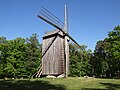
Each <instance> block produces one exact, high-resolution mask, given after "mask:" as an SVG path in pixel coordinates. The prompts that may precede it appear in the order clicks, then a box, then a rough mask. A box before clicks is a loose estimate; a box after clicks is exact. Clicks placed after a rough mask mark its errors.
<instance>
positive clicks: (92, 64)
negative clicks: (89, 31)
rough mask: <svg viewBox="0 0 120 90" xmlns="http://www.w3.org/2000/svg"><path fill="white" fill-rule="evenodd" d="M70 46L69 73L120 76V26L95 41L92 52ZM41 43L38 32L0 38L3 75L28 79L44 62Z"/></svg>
mask: <svg viewBox="0 0 120 90" xmlns="http://www.w3.org/2000/svg"><path fill="white" fill-rule="evenodd" d="M69 46H70V74H69V76H73V77H81V76H94V77H99V78H120V26H117V27H115V28H114V29H113V30H112V31H110V32H109V33H108V36H107V37H106V38H105V39H104V40H100V41H98V42H97V43H96V46H95V50H94V52H92V51H91V50H90V49H87V46H85V45H81V48H79V47H78V46H77V45H76V44H74V43H69ZM41 56H42V44H41V43H39V41H38V36H37V34H32V35H31V36H30V37H29V38H21V37H18V38H16V39H14V40H7V39H6V38H5V37H0V78H5V77H7V78H22V77H23V78H29V77H30V76H32V75H33V74H34V73H35V72H36V71H37V69H38V67H39V65H40V64H41Z"/></svg>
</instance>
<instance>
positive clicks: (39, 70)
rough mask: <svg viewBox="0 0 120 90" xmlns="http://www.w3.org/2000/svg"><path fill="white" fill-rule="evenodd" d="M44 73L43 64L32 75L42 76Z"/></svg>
mask: <svg viewBox="0 0 120 90" xmlns="http://www.w3.org/2000/svg"><path fill="white" fill-rule="evenodd" d="M41 75H42V65H40V66H39V67H38V71H37V72H36V73H34V74H33V75H32V77H34V76H35V77H36V78H37V77H40V76H41Z"/></svg>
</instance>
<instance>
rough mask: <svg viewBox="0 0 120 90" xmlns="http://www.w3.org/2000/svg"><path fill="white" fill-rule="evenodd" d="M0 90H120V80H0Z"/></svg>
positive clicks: (70, 78) (69, 78)
mask: <svg viewBox="0 0 120 90" xmlns="http://www.w3.org/2000/svg"><path fill="white" fill-rule="evenodd" d="M0 90H120V79H99V78H84V77H83V78H78V77H76V78H72V77H68V78H54V79H52V78H39V79H30V80H28V79H15V80H2V79H1V80H0Z"/></svg>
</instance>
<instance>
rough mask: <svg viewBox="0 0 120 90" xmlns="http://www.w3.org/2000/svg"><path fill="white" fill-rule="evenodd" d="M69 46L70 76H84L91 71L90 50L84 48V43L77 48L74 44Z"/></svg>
mask: <svg viewBox="0 0 120 90" xmlns="http://www.w3.org/2000/svg"><path fill="white" fill-rule="evenodd" d="M69 46H70V76H84V75H90V73H91V65H90V58H91V50H88V51H87V50H86V48H87V47H86V46H85V45H81V48H79V47H78V46H77V45H76V44H72V43H70V44H69Z"/></svg>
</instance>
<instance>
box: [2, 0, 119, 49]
mask: <svg viewBox="0 0 120 90" xmlns="http://www.w3.org/2000/svg"><path fill="white" fill-rule="evenodd" d="M65 3H66V4H67V6H68V9H69V34H70V35H71V36H72V37H73V38H74V39H75V40H76V41H77V42H78V43H79V44H84V45H86V46H88V49H92V50H94V47H95V44H96V42H97V41H98V40H103V39H104V38H105V37H107V34H108V32H109V31H111V30H113V28H114V27H115V26H117V25H120V5H119V4H120V0H0V36H5V37H6V38H7V39H15V38H17V37H23V38H26V37H29V36H31V35H32V34H33V33H37V34H38V35H39V41H40V42H41V43H42V36H43V35H44V33H45V32H46V31H50V30H54V29H55V28H53V27H52V26H50V25H48V24H47V23H45V22H44V21H42V20H40V19H39V18H37V15H38V14H39V12H40V10H41V7H45V8H47V9H48V10H49V11H51V12H52V13H53V14H55V15H56V16H57V17H59V18H60V19H61V20H62V21H63V20H64V4H65Z"/></svg>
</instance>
